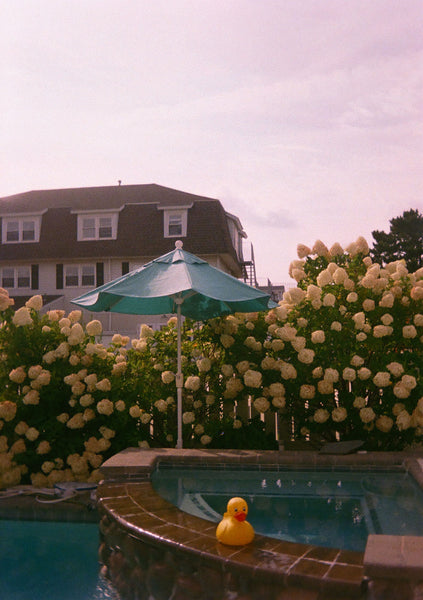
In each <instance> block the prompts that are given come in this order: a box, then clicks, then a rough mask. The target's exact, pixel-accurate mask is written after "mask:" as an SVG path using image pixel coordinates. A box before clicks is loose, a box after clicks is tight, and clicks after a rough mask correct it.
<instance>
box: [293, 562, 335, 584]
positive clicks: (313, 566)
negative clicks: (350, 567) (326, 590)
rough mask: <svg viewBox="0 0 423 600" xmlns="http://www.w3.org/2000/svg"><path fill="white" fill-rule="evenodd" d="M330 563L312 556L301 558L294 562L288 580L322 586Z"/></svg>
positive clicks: (294, 582)
mask: <svg viewBox="0 0 423 600" xmlns="http://www.w3.org/2000/svg"><path fill="white" fill-rule="evenodd" d="M329 569H330V565H329V564H328V563H326V562H321V561H320V560H314V559H312V558H301V559H300V560H299V561H298V562H296V563H294V565H293V567H292V568H291V569H290V570H289V572H288V581H290V582H292V583H293V584H294V585H295V584H299V583H300V584H304V585H308V586H310V585H312V586H313V587H320V586H321V584H322V580H323V578H324V577H325V576H326V575H327V573H328V571H329Z"/></svg>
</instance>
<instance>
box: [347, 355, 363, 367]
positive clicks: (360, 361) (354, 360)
mask: <svg viewBox="0 0 423 600" xmlns="http://www.w3.org/2000/svg"><path fill="white" fill-rule="evenodd" d="M363 363H364V358H362V357H361V356H358V354H354V356H353V357H352V359H351V360H350V364H351V365H352V366H353V367H361V365H362V364H363Z"/></svg>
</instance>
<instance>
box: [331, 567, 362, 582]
mask: <svg viewBox="0 0 423 600" xmlns="http://www.w3.org/2000/svg"><path fill="white" fill-rule="evenodd" d="M328 577H329V578H330V579H336V580H337V581H343V582H345V583H353V584H361V582H362V580H363V567H360V566H358V565H339V564H335V565H333V566H332V567H331V568H330V571H329V573H328Z"/></svg>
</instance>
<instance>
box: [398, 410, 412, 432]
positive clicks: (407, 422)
mask: <svg viewBox="0 0 423 600" xmlns="http://www.w3.org/2000/svg"><path fill="white" fill-rule="evenodd" d="M396 424H397V427H398V429H399V431H405V430H406V429H408V428H409V427H410V426H411V415H410V414H409V413H408V412H407V411H406V410H402V411H401V412H400V413H399V415H398V416H397V420H396Z"/></svg>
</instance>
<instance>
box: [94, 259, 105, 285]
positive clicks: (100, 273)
mask: <svg viewBox="0 0 423 600" xmlns="http://www.w3.org/2000/svg"><path fill="white" fill-rule="evenodd" d="M96 282H97V283H96V285H97V286H99V285H103V283H104V263H97V264H96Z"/></svg>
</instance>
